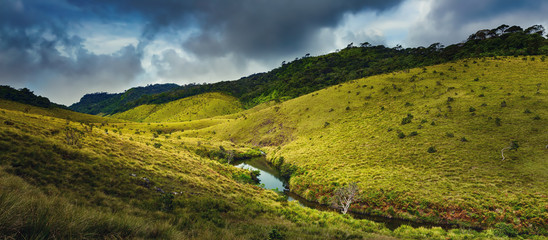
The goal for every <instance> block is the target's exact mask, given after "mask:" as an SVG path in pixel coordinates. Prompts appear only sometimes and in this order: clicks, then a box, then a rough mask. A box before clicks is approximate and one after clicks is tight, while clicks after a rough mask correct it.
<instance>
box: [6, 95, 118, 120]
mask: <svg viewBox="0 0 548 240" xmlns="http://www.w3.org/2000/svg"><path fill="white" fill-rule="evenodd" d="M0 108H1V109H7V110H13V111H20V112H25V113H28V114H34V115H37V116H49V117H54V118H61V119H66V120H72V121H77V122H82V123H108V122H125V120H120V119H113V118H104V117H100V116H96V115H89V114H85V113H79V112H74V111H71V110H67V109H64V108H57V107H48V108H43V107H36V106H32V105H27V104H23V103H19V102H13V101H8V100H3V99H0Z"/></svg>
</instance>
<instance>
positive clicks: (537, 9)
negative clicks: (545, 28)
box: [409, 0, 548, 45]
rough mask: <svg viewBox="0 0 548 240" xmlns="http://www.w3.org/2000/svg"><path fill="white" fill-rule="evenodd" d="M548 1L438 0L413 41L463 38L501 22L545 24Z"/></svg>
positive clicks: (457, 40) (443, 40) (418, 26)
mask: <svg viewBox="0 0 548 240" xmlns="http://www.w3.org/2000/svg"><path fill="white" fill-rule="evenodd" d="M547 12H548V2H547V1H541V0H520V1H515V0H482V1H478V0H461V1H453V0H437V1H433V2H432V6H431V10H430V13H429V14H428V16H427V18H426V19H425V20H424V21H422V22H420V23H419V24H417V25H416V26H414V28H413V29H412V30H411V31H410V37H409V38H410V40H411V43H412V44H415V45H418V44H428V43H431V42H434V41H435V42H443V43H445V44H450V43H456V42H459V41H464V40H466V38H467V37H468V35H470V34H472V33H474V32H475V31H477V30H480V29H492V28H496V27H498V26H499V25H501V24H508V25H520V26H522V27H523V28H527V27H529V26H532V25H535V24H546V21H547V18H546V13H547Z"/></svg>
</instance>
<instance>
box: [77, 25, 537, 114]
mask: <svg viewBox="0 0 548 240" xmlns="http://www.w3.org/2000/svg"><path fill="white" fill-rule="evenodd" d="M543 34H544V27H542V26H540V25H535V26H532V27H529V28H527V29H525V30H523V29H522V28H521V27H519V26H512V27H510V26H508V25H501V26H499V27H497V28H495V29H485V30H479V31H477V32H476V33H474V34H472V35H470V37H469V38H468V39H467V40H466V41H465V42H463V43H458V44H453V45H450V46H447V47H445V46H443V45H441V44H439V43H434V44H432V45H430V46H429V47H417V48H402V47H401V46H396V47H394V48H387V47H385V46H382V45H380V46H371V45H370V44H369V43H367V42H364V43H361V44H359V45H358V46H355V45H354V44H353V43H351V44H349V45H348V46H347V47H346V48H345V49H342V50H340V51H337V52H334V53H330V54H326V55H322V56H317V57H313V56H310V55H309V54H306V55H305V56H304V57H302V58H297V59H295V60H294V61H292V62H288V63H286V62H283V63H282V65H281V66H280V67H278V68H276V69H273V70H271V71H269V72H266V73H257V74H253V75H250V76H247V77H243V78H241V79H239V80H236V81H223V82H218V83H212V84H190V85H185V86H181V87H178V88H174V89H169V90H167V91H158V92H156V94H143V95H141V96H139V95H135V96H134V98H131V99H129V98H124V96H122V95H115V96H114V95H113V96H110V97H109V98H107V96H108V95H106V96H98V97H97V98H93V99H97V100H98V101H97V102H93V101H90V102H86V100H87V99H88V98H89V97H86V96H84V98H82V100H84V101H80V102H79V103H77V104H74V105H72V106H71V109H73V110H75V111H80V112H85V113H90V114H98V113H104V114H113V113H117V112H123V111H126V110H129V109H132V108H134V107H137V106H140V105H144V104H161V103H167V102H170V101H174V100H177V99H181V98H185V97H190V96H194V95H198V94H202V93H207V92H222V93H225V94H228V95H232V96H234V97H236V98H238V99H239V100H240V101H241V102H242V104H243V105H244V106H245V107H248V108H249V107H253V106H256V105H258V104H260V103H263V102H267V101H271V100H284V99H291V98H295V97H298V96H302V95H304V94H307V93H310V92H313V91H317V90H320V89H322V88H325V87H327V86H332V85H337V84H340V83H343V82H346V81H349V80H353V79H357V78H362V77H367V76H372V75H376V74H381V73H387V72H392V71H396V70H403V69H409V68H413V67H422V66H429V65H433V64H440V63H445V62H450V61H454V60H458V59H463V58H469V57H488V56H517V55H540V54H548V41H547V40H546V39H545V38H544V36H543ZM102 97H105V98H104V99H102V100H100V99H101V98H102ZM122 99H123V100H122ZM99 100H100V101H99Z"/></svg>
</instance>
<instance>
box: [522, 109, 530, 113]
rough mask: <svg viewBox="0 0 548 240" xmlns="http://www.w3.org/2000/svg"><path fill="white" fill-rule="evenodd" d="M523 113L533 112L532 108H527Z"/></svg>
mask: <svg viewBox="0 0 548 240" xmlns="http://www.w3.org/2000/svg"><path fill="white" fill-rule="evenodd" d="M523 113H531V110H529V109H525V111H523Z"/></svg>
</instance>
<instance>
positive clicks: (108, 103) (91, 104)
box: [69, 83, 179, 114]
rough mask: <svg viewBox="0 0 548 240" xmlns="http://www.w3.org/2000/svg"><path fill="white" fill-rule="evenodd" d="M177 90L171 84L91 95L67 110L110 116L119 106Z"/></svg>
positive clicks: (174, 85) (175, 86) (177, 86)
mask: <svg viewBox="0 0 548 240" xmlns="http://www.w3.org/2000/svg"><path fill="white" fill-rule="evenodd" d="M177 88H179V85H177V84H173V83H167V84H154V85H148V86H146V87H135V88H131V89H129V90H127V91H125V92H123V93H105V92H99V93H91V94H86V95H84V96H83V97H82V98H81V99H80V101H79V102H77V103H75V104H72V105H71V106H70V107H69V108H70V109H72V110H74V111H77V112H83V113H89V114H110V113H113V112H116V109H118V107H119V106H121V105H125V104H127V103H128V102H133V101H136V100H138V99H140V98H142V97H144V96H147V95H152V94H157V93H162V92H166V91H170V90H174V89H177Z"/></svg>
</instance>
